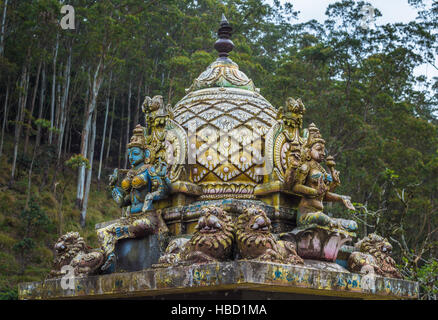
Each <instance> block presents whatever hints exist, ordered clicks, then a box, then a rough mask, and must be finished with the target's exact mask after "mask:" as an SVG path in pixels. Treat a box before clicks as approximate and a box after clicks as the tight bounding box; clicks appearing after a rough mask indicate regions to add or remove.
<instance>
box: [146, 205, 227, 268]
mask: <svg viewBox="0 0 438 320" xmlns="http://www.w3.org/2000/svg"><path fill="white" fill-rule="evenodd" d="M234 238H235V231H234V226H233V221H232V218H231V217H230V216H229V215H228V214H227V212H226V211H224V210H222V209H221V208H219V207H214V206H211V207H206V208H203V209H202V210H201V217H200V218H199V220H198V224H197V225H196V232H195V233H194V234H193V236H192V238H191V239H184V238H177V239H174V240H172V241H170V243H169V245H168V246H167V248H166V251H165V253H164V255H163V256H161V257H160V259H159V261H158V264H156V265H155V267H163V266H169V265H176V264H189V263H208V262H216V261H225V260H230V259H231V258H232V255H233V243H234Z"/></svg>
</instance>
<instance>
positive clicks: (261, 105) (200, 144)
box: [173, 17, 277, 199]
mask: <svg viewBox="0 0 438 320" xmlns="http://www.w3.org/2000/svg"><path fill="white" fill-rule="evenodd" d="M218 34H219V40H218V41H217V42H216V44H215V48H216V50H217V51H219V58H218V59H217V60H216V61H215V62H213V63H212V64H211V65H210V66H209V67H208V68H207V69H206V70H205V71H204V72H203V73H201V75H200V76H199V77H198V78H197V79H196V80H194V82H193V84H192V86H191V87H190V88H189V89H187V90H186V91H187V92H188V93H187V95H186V96H185V97H184V98H183V99H182V100H180V101H179V102H178V103H177V104H176V105H175V106H174V108H173V117H174V118H173V120H174V121H175V122H176V123H177V124H179V125H180V126H182V127H183V128H184V129H185V130H186V132H187V135H188V163H189V170H190V172H189V179H190V180H191V181H192V182H194V183H196V184H197V185H199V186H201V188H202V195H201V198H203V199H215V198H225V197H233V198H254V195H253V192H254V188H255V186H256V185H257V184H260V183H262V181H263V176H262V175H261V173H262V170H261V169H262V167H263V166H264V161H263V160H264V156H265V152H264V145H265V136H266V134H267V133H268V131H269V130H270V129H271V128H273V127H274V126H275V125H276V124H277V121H276V117H277V110H276V109H275V108H274V107H273V106H272V105H271V104H270V103H269V102H268V101H267V100H266V99H265V98H263V96H261V95H260V94H259V90H258V89H257V88H255V86H254V84H253V82H252V80H251V79H249V78H248V77H247V76H246V75H245V74H244V73H243V72H242V71H240V70H239V67H238V65H237V64H236V63H234V62H233V61H231V59H229V58H228V53H229V52H230V51H231V50H232V49H233V46H234V45H233V43H232V41H231V40H230V36H231V27H230V26H229V24H228V21H226V19H225V17H223V19H222V22H221V28H220V29H219V32H218Z"/></svg>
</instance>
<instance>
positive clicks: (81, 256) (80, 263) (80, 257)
mask: <svg viewBox="0 0 438 320" xmlns="http://www.w3.org/2000/svg"><path fill="white" fill-rule="evenodd" d="M54 248H55V251H56V253H55V259H54V261H53V269H52V270H51V271H50V274H49V278H57V277H62V276H63V275H65V273H64V272H62V271H61V269H62V267H64V266H67V265H69V266H71V267H72V268H73V270H74V274H75V276H86V275H90V274H94V273H97V272H98V271H99V267H100V266H101V265H102V264H103V261H104V254H103V252H102V251H101V250H99V249H97V250H94V251H91V250H90V249H89V248H88V247H87V245H86V244H85V241H84V239H83V238H82V237H81V236H80V235H79V232H69V233H66V234H64V235H63V236H61V237H60V238H59V239H58V241H57V242H56V244H55V246H54Z"/></svg>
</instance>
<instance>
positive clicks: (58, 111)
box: [53, 63, 65, 142]
mask: <svg viewBox="0 0 438 320" xmlns="http://www.w3.org/2000/svg"><path fill="white" fill-rule="evenodd" d="M63 68H64V64H63V63H61V66H60V68H59V74H58V81H57V83H56V104H55V124H54V127H55V134H56V136H55V137H54V139H53V140H54V142H58V138H59V122H60V117H61V81H60V79H64V77H63V74H62V70H63ZM64 80H65V79H64Z"/></svg>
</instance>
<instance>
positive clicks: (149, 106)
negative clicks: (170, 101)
mask: <svg viewBox="0 0 438 320" xmlns="http://www.w3.org/2000/svg"><path fill="white" fill-rule="evenodd" d="M169 106H170V105H167V106H166V105H164V100H163V96H160V95H158V96H154V97H153V98H151V97H146V98H145V99H144V102H143V105H142V110H143V112H144V113H151V114H152V117H153V118H156V117H165V116H168V115H169Z"/></svg>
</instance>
